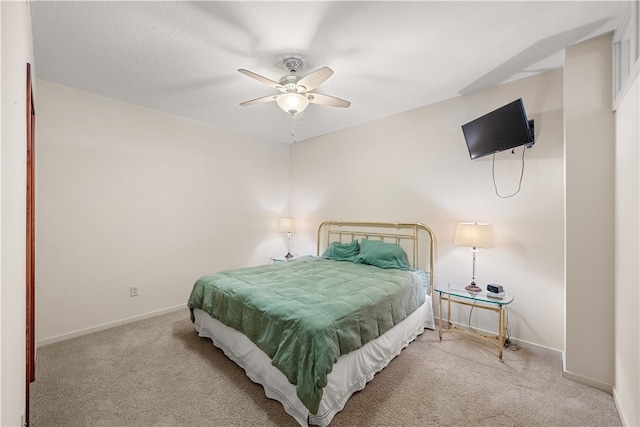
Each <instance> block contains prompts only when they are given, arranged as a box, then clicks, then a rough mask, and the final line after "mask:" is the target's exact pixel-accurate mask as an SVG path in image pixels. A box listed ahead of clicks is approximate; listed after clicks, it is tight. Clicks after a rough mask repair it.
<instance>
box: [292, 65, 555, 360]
mask: <svg viewBox="0 0 640 427" xmlns="http://www.w3.org/2000/svg"><path fill="white" fill-rule="evenodd" d="M520 97H522V98H523V100H524V104H525V107H526V110H527V113H528V115H529V118H530V119H534V120H535V128H536V144H535V146H534V147H533V148H532V149H528V150H527V151H526V157H525V172H524V180H523V182H522V190H521V191H520V193H519V194H517V195H516V196H514V197H512V198H506V199H503V198H499V197H498V196H496V194H495V192H494V187H493V183H492V178H491V168H492V161H491V157H488V158H482V159H477V160H474V161H471V160H470V159H469V154H468V152H467V148H466V145H465V142H464V137H463V134H462V131H461V128H460V126H461V125H462V124H464V123H466V122H468V121H470V120H472V119H475V118H477V117H479V116H481V115H483V114H485V113H487V112H489V111H491V110H493V109H495V108H498V107H500V106H502V105H504V104H506V103H508V102H510V101H513V100H515V99H517V98H520ZM521 150H522V148H519V149H518V150H516V151H517V152H516V154H511V153H510V152H503V153H500V154H498V155H496V181H497V184H498V188H499V191H500V193H501V194H509V193H512V192H514V191H515V190H516V189H517V186H518V179H519V176H520V170H521V169H520V165H521V162H520V159H521V156H520V153H521ZM292 164H293V167H292V174H291V175H292V183H291V186H292V211H293V215H294V216H296V217H298V218H300V219H302V220H303V224H304V227H305V230H304V232H303V233H299V234H298V235H294V243H293V245H294V246H296V251H298V252H313V251H315V243H314V242H315V232H316V227H317V225H318V224H319V223H320V222H321V221H322V220H325V219H344V220H371V221H375V220H382V221H385V220H387V221H395V220H398V221H419V222H423V223H425V224H427V225H429V226H430V227H432V229H433V230H434V232H435V234H436V237H437V239H438V249H437V254H436V260H437V261H436V281H437V285H441V286H443V285H444V286H446V284H447V283H448V282H451V283H453V284H454V285H455V284H458V286H464V285H465V284H466V283H467V282H468V281H469V280H470V278H471V254H470V251H469V248H464V247H456V246H454V245H453V237H454V232H455V227H456V224H457V223H458V222H465V221H474V222H490V223H493V224H494V228H495V234H496V246H495V248H493V249H487V250H480V252H479V255H478V261H477V274H476V277H477V280H478V282H479V284H481V285H482V286H483V287H485V286H486V284H487V283H491V282H494V283H500V284H503V285H504V286H505V288H506V289H507V290H508V291H510V292H512V293H513V294H514V295H515V301H514V302H513V304H511V306H510V311H509V329H510V331H511V334H512V335H513V337H515V338H518V339H520V340H523V341H527V342H532V343H535V344H538V345H541V346H545V347H549V348H552V349H556V350H562V349H563V347H564V337H563V316H564V269H563V253H564V245H563V234H564V227H563V197H564V193H563V115H562V71H553V72H548V73H544V74H541V75H538V76H535V77H531V78H527V79H523V80H519V81H516V82H512V83H509V84H505V85H502V86H500V87H497V88H494V89H489V90H486V91H482V92H478V93H475V94H471V95H466V96H463V97H458V98H454V99H450V100H447V101H444V102H440V103H438V104H435V105H430V106H426V107H423V108H419V109H416V110H412V111H408V112H406V113H403V114H398V115H395V116H392V117H389V118H386V119H382V120H377V121H375V122H372V123H369V124H365V125H362V126H358V127H354V128H351V129H346V130H343V131H339V132H335V133H332V134H330V135H325V136H321V137H318V138H314V139H312V140H308V141H303V142H300V143H298V144H296V145H294V146H293V147H292ZM436 300H437V298H436ZM478 311H479V310H475V311H474V316H475V315H476V314H477V318H473V319H472V323H473V324H474V326H477V327H480V328H481V329H486V330H493V331H495V330H496V327H497V318H496V317H495V315H494V314H493V313H477V312H478ZM467 313H468V312H467V311H466V309H464V308H463V309H461V310H460V312H459V313H458V317H457V318H456V320H457V321H459V322H461V323H466V322H467V316H468V314H467ZM488 351H491V350H490V349H488ZM506 357H508V355H507V356H506Z"/></svg>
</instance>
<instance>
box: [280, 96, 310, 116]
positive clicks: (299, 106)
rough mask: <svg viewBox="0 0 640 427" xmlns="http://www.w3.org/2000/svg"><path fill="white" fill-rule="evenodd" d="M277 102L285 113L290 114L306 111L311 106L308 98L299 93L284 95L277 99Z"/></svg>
mask: <svg viewBox="0 0 640 427" xmlns="http://www.w3.org/2000/svg"><path fill="white" fill-rule="evenodd" d="M276 102H277V103H278V106H279V107H280V108H282V110H283V111H284V112H286V113H289V114H297V113H299V112H301V111H304V109H305V108H307V106H308V105H309V100H308V99H307V97H306V96H303V95H300V94H299V93H284V94H282V95H280V96H279V97H278V98H277V99H276Z"/></svg>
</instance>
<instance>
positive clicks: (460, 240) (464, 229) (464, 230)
mask: <svg viewBox="0 0 640 427" xmlns="http://www.w3.org/2000/svg"><path fill="white" fill-rule="evenodd" d="M453 244H454V245H456V246H470V247H471V248H472V249H471V253H472V254H473V273H472V275H471V283H470V284H469V285H467V286H465V289H466V290H467V291H469V292H471V293H479V292H480V291H482V289H480V287H478V286H477V285H476V253H477V252H478V248H492V247H493V227H492V225H491V224H479V223H469V222H466V223H460V224H458V226H457V227H456V236H455V239H454V242H453Z"/></svg>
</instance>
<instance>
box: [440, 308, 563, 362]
mask: <svg viewBox="0 0 640 427" xmlns="http://www.w3.org/2000/svg"><path fill="white" fill-rule="evenodd" d="M435 322H436V326H437V327H440V323H439V322H440V318H439V317H438V316H436V318H435ZM443 323H444V324H446V320H445V319H443ZM451 324H452V325H454V326H456V327H458V328H463V329H469V325H466V324H463V323H458V322H451ZM473 329H474V330H476V331H478V332H480V333H482V334H487V335H496V332H495V331H488V330H484V329H480V328H476V327H474V328H473ZM509 341H511V342H513V343H514V344H518V345H519V346H521V347H523V348H526V349H528V350H532V351H536V352H543V353H546V354H552V355H554V356H556V357H560V358H562V357H563V352H562V351H560V350H557V349H555V348H551V347H545V346H543V345H540V344H536V343H532V342H529V341H525V340H521V339H518V338H514V337H509Z"/></svg>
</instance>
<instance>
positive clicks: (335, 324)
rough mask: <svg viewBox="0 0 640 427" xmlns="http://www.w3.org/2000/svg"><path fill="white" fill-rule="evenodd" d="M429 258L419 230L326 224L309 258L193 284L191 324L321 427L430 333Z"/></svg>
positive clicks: (429, 243)
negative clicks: (403, 350) (420, 338)
mask: <svg viewBox="0 0 640 427" xmlns="http://www.w3.org/2000/svg"><path fill="white" fill-rule="evenodd" d="M434 251H435V238H434V235H433V233H432V231H431V230H430V229H429V228H428V227H427V226H425V225H423V224H421V223H383V222H344V221H325V222H323V223H321V224H320V226H319V227H318V235H317V250H316V255H315V256H306V257H300V258H298V259H295V260H292V261H286V262H278V263H273V264H270V265H264V266H258V267H249V268H242V269H236V270H227V271H223V272H219V273H216V274H211V275H205V276H202V277H200V278H199V279H198V280H197V281H196V283H195V284H194V286H193V289H192V292H191V295H190V297H189V301H188V306H189V308H190V310H191V320H192V321H193V323H194V325H195V329H196V331H197V332H198V334H199V335H200V336H202V337H206V338H209V339H211V340H212V341H213V344H214V345H215V346H216V347H218V348H220V349H222V350H223V352H224V353H225V354H226V355H227V357H229V358H230V359H231V360H233V361H234V362H235V363H237V364H238V365H239V366H240V367H242V368H243V369H244V370H245V372H246V374H247V376H248V377H249V378H250V379H251V380H252V381H254V382H256V383H259V384H261V385H262V386H263V387H264V390H265V394H266V395H267V397H269V398H271V399H275V400H278V401H279V402H280V403H281V404H282V405H283V408H284V410H285V411H286V412H287V413H288V414H289V415H291V416H292V417H293V418H294V419H295V420H296V421H297V422H298V423H299V424H300V425H319V426H326V425H328V424H329V423H330V422H331V420H332V419H333V417H334V416H335V415H336V414H337V413H338V412H339V411H341V410H342V409H343V408H344V406H345V404H346V403H347V400H348V399H349V397H350V396H351V395H352V394H353V393H355V392H356V391H358V390H362V389H363V388H364V387H365V385H366V383H367V382H368V381H370V380H371V379H373V377H374V375H375V374H376V373H377V372H379V371H380V370H382V369H383V368H384V367H385V366H387V365H388V364H389V362H390V361H391V360H392V359H393V358H394V357H396V356H397V355H398V354H400V352H401V350H402V349H403V348H404V347H406V346H407V345H409V343H410V342H411V341H413V340H414V339H415V338H416V337H417V336H418V335H420V334H421V333H422V332H423V331H424V328H430V329H433V328H434V327H435V322H434V315H433V308H432V299H431V296H432V285H431V284H432V282H433V278H434V271H433V266H434Z"/></svg>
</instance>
